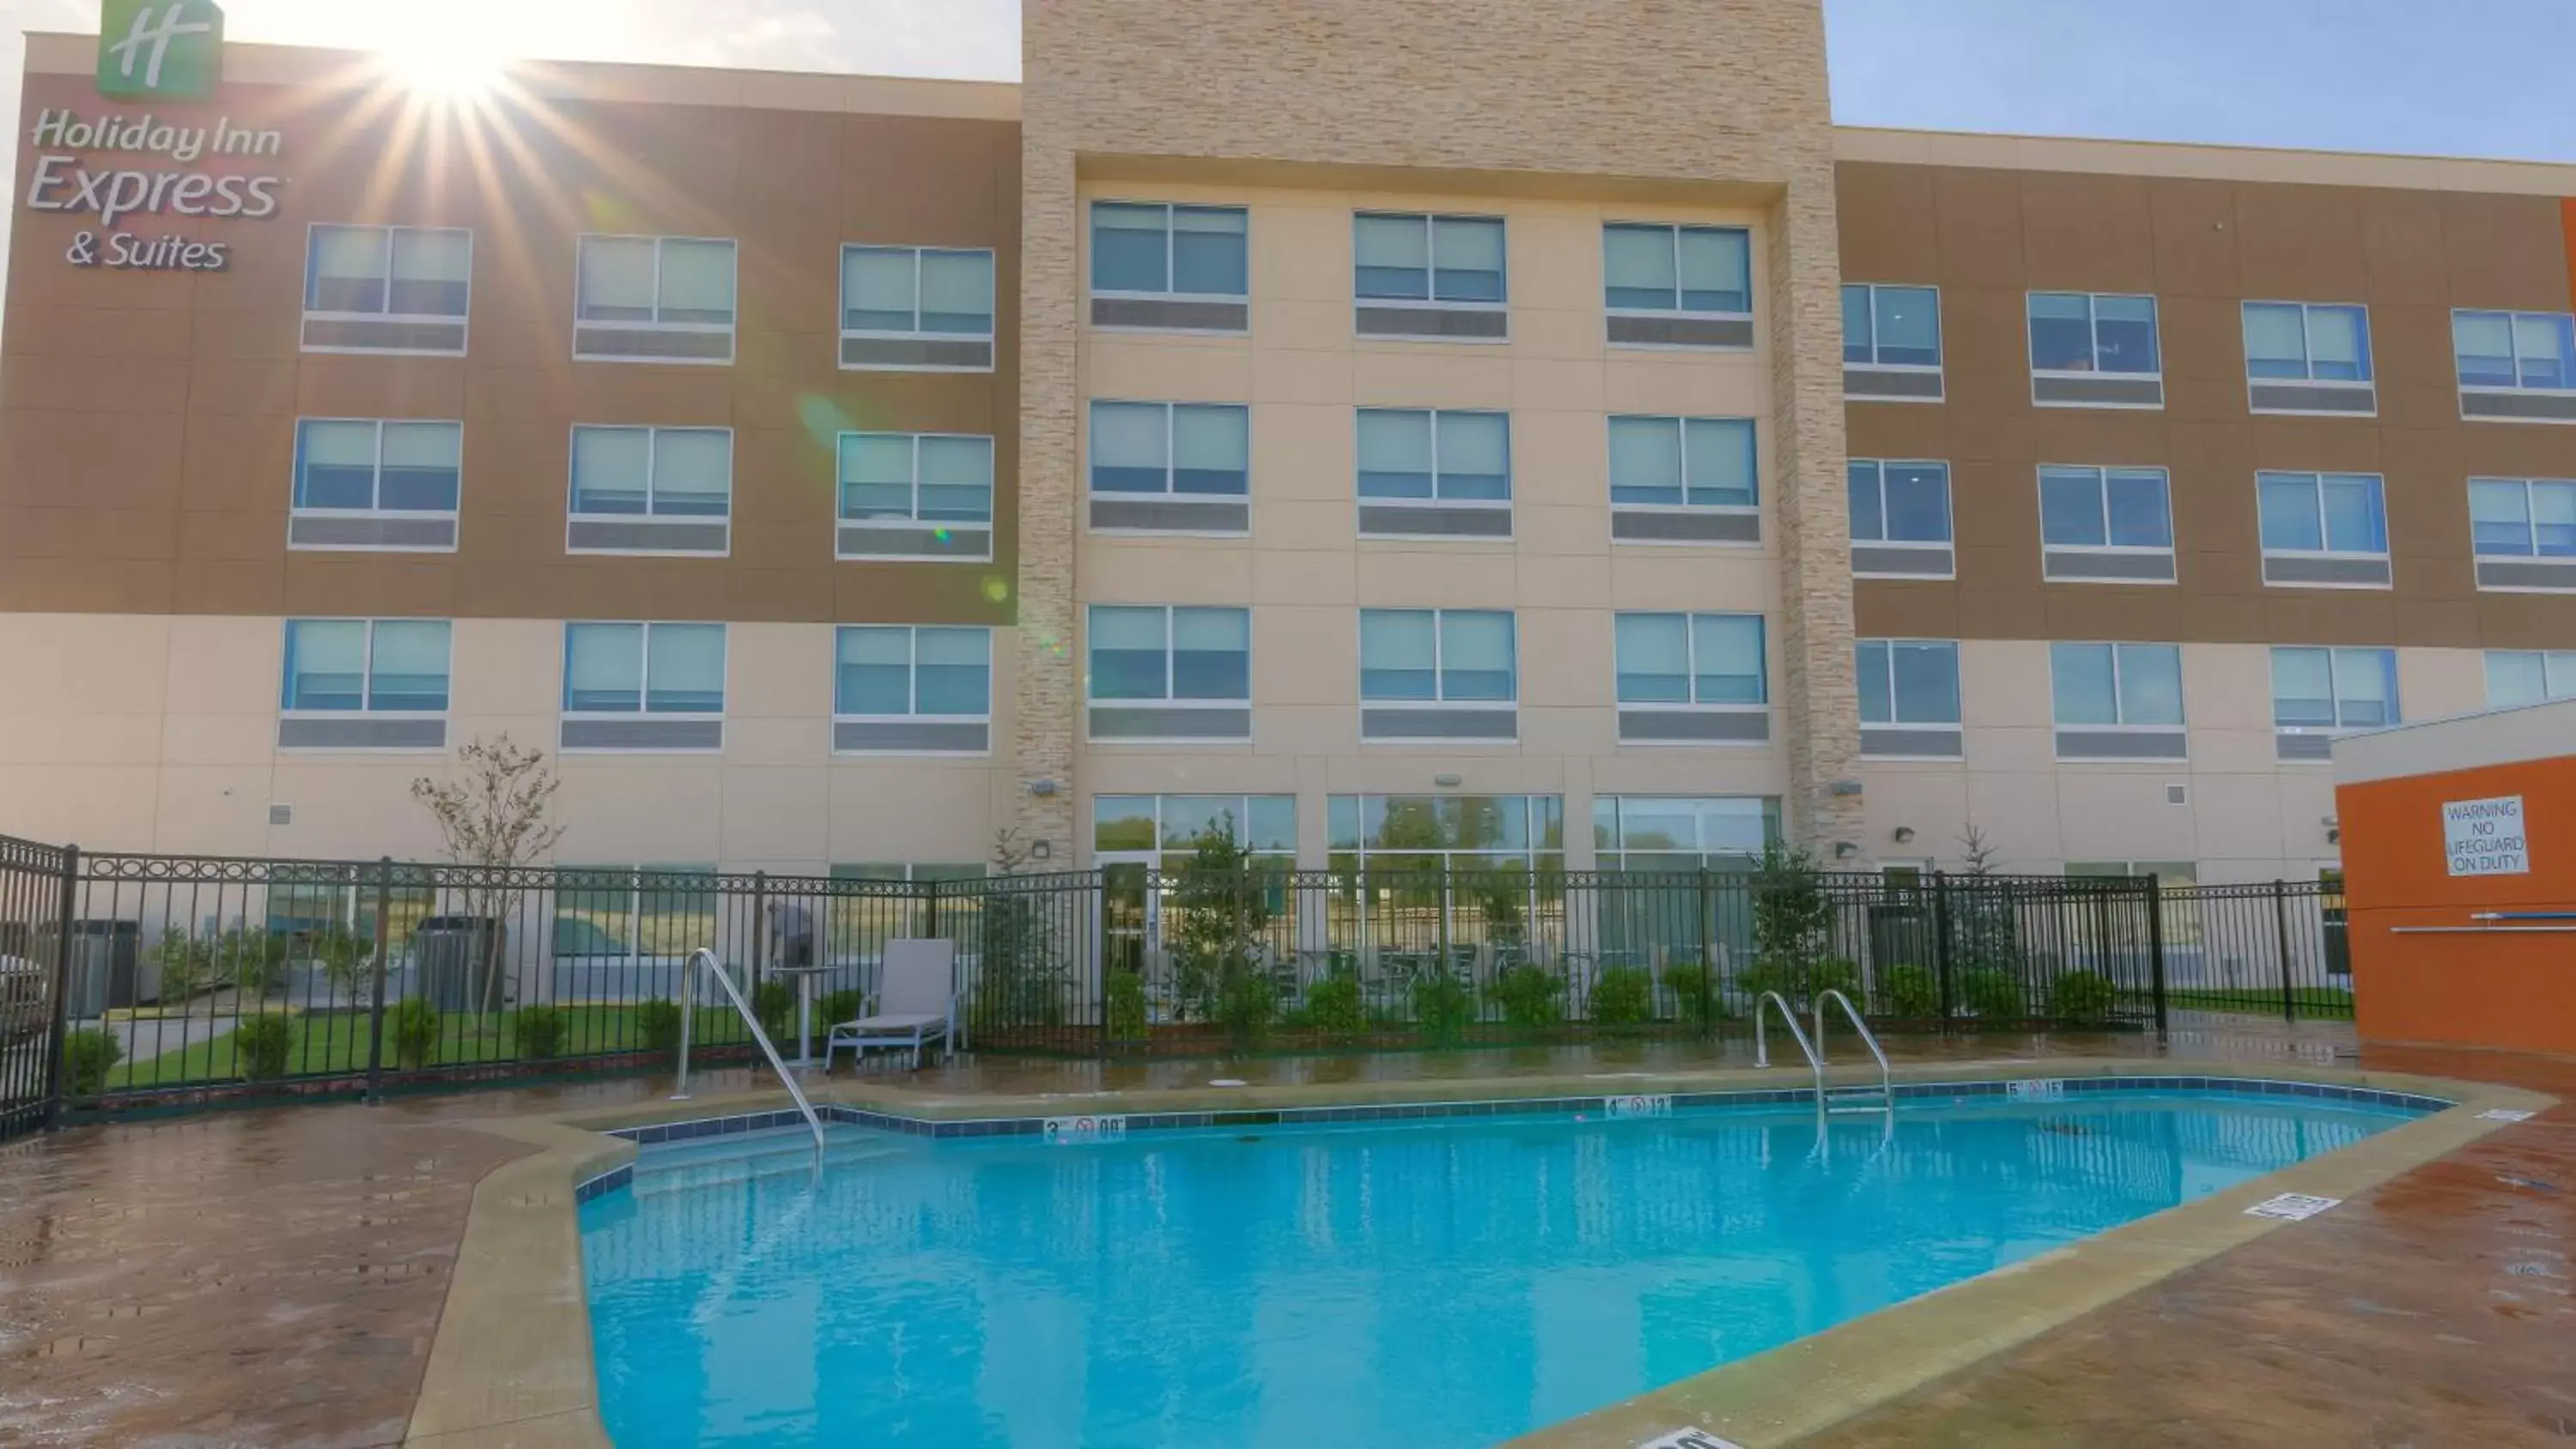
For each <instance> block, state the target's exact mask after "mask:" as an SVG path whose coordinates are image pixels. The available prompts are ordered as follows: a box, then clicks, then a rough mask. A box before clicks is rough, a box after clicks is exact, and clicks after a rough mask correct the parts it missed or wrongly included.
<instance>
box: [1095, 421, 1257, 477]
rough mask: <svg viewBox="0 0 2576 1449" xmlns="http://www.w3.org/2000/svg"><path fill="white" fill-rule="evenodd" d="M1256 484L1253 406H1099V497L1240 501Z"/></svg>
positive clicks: (1097, 462) (1096, 432)
mask: <svg viewBox="0 0 2576 1449" xmlns="http://www.w3.org/2000/svg"><path fill="white" fill-rule="evenodd" d="M1251 487H1252V411H1251V409H1249V408H1245V407H1240V406H1235V405H1231V404H1215V403H1159V402H1095V403H1093V404H1092V405H1091V490H1092V491H1093V492H1094V493H1130V494H1143V493H1176V494H1191V495H1200V496H1209V497H1232V498H1240V497H1243V496H1245V495H1246V494H1247V493H1249V492H1250V491H1251Z"/></svg>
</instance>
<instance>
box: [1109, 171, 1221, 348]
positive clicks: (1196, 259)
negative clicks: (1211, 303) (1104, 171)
mask: <svg viewBox="0 0 2576 1449" xmlns="http://www.w3.org/2000/svg"><path fill="white" fill-rule="evenodd" d="M1249 230H1250V227H1249V223H1248V220H1247V216H1246V213H1245V211H1244V209H1243V208H1242V207H1240V206H1174V205H1170V204H1167V203H1164V202H1159V201H1095V202H1093V203H1092V204H1091V294H1092V295H1093V296H1094V297H1127V298H1158V299H1159V298H1177V299H1191V300H1231V301H1234V302H1236V303H1238V304H1240V303H1241V302H1242V301H1243V299H1244V298H1245V296H1246V295H1247V294H1248V290H1249V288H1248V283H1249V279H1250V275H1251V272H1250V266H1249V261H1248V257H1247V254H1246V245H1245V242H1246V237H1247V233H1248V232H1249ZM1236 318H1237V320H1236V322H1235V327H1234V329H1233V330H1241V326H1242V322H1241V319H1240V308H1239V307H1238V309H1237V312H1236ZM1094 320H1095V321H1097V320H1099V319H1098V318H1096V317H1095V318H1094Z"/></svg>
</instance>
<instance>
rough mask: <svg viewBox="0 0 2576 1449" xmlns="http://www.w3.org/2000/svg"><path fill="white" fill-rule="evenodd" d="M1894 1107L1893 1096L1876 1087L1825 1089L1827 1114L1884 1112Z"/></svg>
mask: <svg viewBox="0 0 2576 1449" xmlns="http://www.w3.org/2000/svg"><path fill="white" fill-rule="evenodd" d="M1895 1105H1896V1099H1895V1097H1894V1095H1893V1094H1891V1093H1889V1092H1887V1091H1886V1090H1884V1089H1882V1088H1878V1087H1828V1088H1826V1089H1825V1110H1826V1111H1828V1112H1885V1111H1888V1110H1889V1109H1891V1108H1893V1107H1894V1106H1895Z"/></svg>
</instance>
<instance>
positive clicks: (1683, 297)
mask: <svg viewBox="0 0 2576 1449" xmlns="http://www.w3.org/2000/svg"><path fill="white" fill-rule="evenodd" d="M1601 273H1602V303H1603V305H1604V306H1606V307H1608V308H1609V309H1610V310H1611V311H1613V312H1696V313H1713V314H1719V315H1740V314H1743V313H1747V312H1750V311H1752V310H1753V238H1752V234H1751V233H1750V232H1748V231H1746V230H1745V229H1744V228H1742V227H1736V226H1664V225H1657V224H1654V223H1647V222H1610V223H1607V224H1605V225H1604V226H1603V227H1602V228H1601Z"/></svg>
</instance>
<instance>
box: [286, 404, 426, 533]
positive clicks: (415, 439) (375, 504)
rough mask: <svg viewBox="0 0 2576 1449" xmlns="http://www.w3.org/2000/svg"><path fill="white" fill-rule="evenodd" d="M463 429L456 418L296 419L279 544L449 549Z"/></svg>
mask: <svg viewBox="0 0 2576 1449" xmlns="http://www.w3.org/2000/svg"><path fill="white" fill-rule="evenodd" d="M464 434H465V429H464V425H463V424H460V423H430V422H397V421H393V420H390V419H379V418H304V419H301V420H299V421H298V422H297V423H296V425H295V508H294V511H293V512H292V513H291V514H289V515H288V517H287V521H286V546H287V547H288V548H293V549H348V550H359V551H368V552H430V553H448V552H453V551H454V550H455V548H456V495H457V487H458V478H459V459H460V457H461V456H462V453H463V448H464V441H463V440H464Z"/></svg>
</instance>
